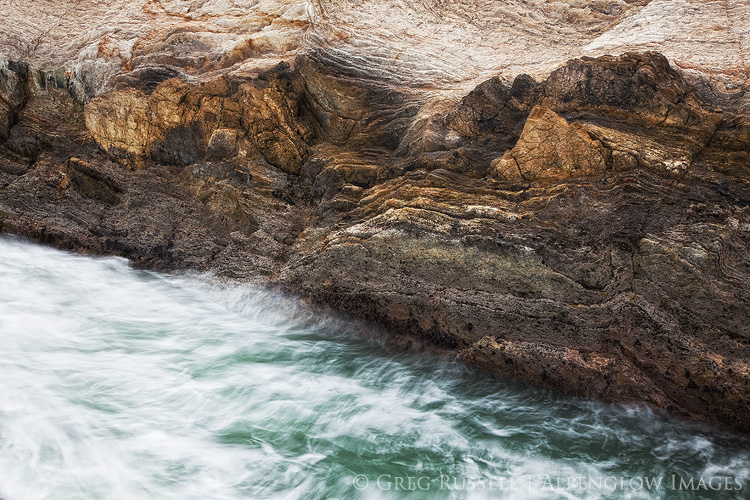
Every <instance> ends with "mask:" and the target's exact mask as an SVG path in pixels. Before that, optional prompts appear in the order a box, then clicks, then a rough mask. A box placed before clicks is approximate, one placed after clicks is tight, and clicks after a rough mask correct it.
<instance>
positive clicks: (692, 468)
mask: <svg viewBox="0 0 750 500" xmlns="http://www.w3.org/2000/svg"><path fill="white" fill-rule="evenodd" d="M355 330H356V328H355V327H354V326H352V325H348V324H346V323H344V322H341V321H333V320H330V319H328V320H324V319H322V318H320V317H316V316H315V315H313V314H311V313H309V312H307V311H305V310H304V309H303V308H301V307H296V306H293V305H292V303H291V302H290V301H288V300H284V299H282V298H279V297H277V296H273V295H270V294H268V293H265V292H262V291H259V290H256V289H253V288H251V287H247V286H222V285H219V284H216V283H212V282H211V281H210V280H209V279H208V278H205V277H203V278H194V277H193V278H191V277H176V276H165V275H160V274H155V273H150V272H142V271H135V270H133V269H131V268H130V267H129V266H128V263H127V261H125V260H122V259H117V258H108V259H90V258H83V257H77V256H73V255H70V254H66V253H62V252H58V251H54V250H51V249H48V248H43V247H39V246H34V245H30V244H28V243H23V242H20V241H18V240H15V239H10V238H0V498H2V499H3V500H36V499H55V500H56V499H60V500H77V499H113V500H131V499H133V500H138V499H158V500H165V499H179V500H192V499H195V500H213V499H216V500H219V499H263V498H274V499H277V498H278V499H281V498H288V499H297V498H298V499H305V500H306V499H333V498H341V499H343V498H353V499H354V498H429V499H433V498H438V499H439V498H461V499H463V498H523V499H526V498H544V499H547V498H550V499H556V498H722V499H724V498H750V485H749V484H748V481H750V465H749V464H750V451H749V448H750V446H749V444H750V441H748V439H747V438H745V437H740V436H735V435H731V434H727V433H722V432H719V431H716V430H711V429H707V428H705V427H702V426H699V425H697V424H689V423H686V422H682V421H674V420H670V419H668V418H666V417H663V416H660V415H658V414H654V413H652V412H649V411H647V410H645V409H636V408H626V407H622V406H607V405H600V404H595V403H590V402H582V401H579V400H575V399H569V398H561V397H556V396H554V395H551V394H549V393H547V392H543V391H538V390H532V389H529V388H524V387H520V386H518V385H514V384H510V383H508V382H506V381H504V380H499V379H492V378H488V377H486V376H481V375H479V374H476V373H472V372H471V371H470V370H468V369H466V368H464V367H462V366H461V365H458V364H456V363H453V362H449V361H446V360H445V359H442V358H439V357H437V356H433V355H429V354H425V353H413V352H403V351H400V350H398V349H394V348H392V347H388V346H387V345H386V344H384V343H382V342H379V341H377V340H376V339H375V340H373V339H372V338H365V337H363V336H360V335H358V334H357V332H356V331H355ZM717 488H718V489H717Z"/></svg>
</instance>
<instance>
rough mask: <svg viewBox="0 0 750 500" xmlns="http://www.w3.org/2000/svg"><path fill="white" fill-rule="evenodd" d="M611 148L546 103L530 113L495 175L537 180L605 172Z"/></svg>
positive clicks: (496, 165)
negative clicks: (519, 134) (605, 146)
mask: <svg viewBox="0 0 750 500" xmlns="http://www.w3.org/2000/svg"><path fill="white" fill-rule="evenodd" d="M607 153H608V151H607V150H606V149H605V148H604V147H602V145H601V143H599V142H598V141H595V140H593V139H591V137H590V136H589V134H588V133H587V132H586V130H584V129H583V128H582V127H581V126H576V124H573V125H571V124H569V123H568V122H566V121H565V120H564V119H563V118H560V116H559V115H558V114H557V113H555V112H554V111H552V110H551V109H549V108H547V107H544V106H537V107H536V108H534V109H533V110H532V111H531V113H530V114H529V117H528V119H527V120H526V125H525V126H524V128H523V132H521V137H520V138H519V139H518V142H517V143H516V145H515V147H514V148H513V149H511V150H510V151H508V152H507V153H505V154H504V155H503V157H502V158H500V159H498V160H496V161H494V162H493V163H492V168H494V169H495V175H497V176H498V177H499V178H500V179H503V180H509V181H526V182H533V181H536V180H560V179H563V178H565V177H573V176H580V175H595V174H601V173H603V172H604V171H605V170H606V169H607V156H608V155H607Z"/></svg>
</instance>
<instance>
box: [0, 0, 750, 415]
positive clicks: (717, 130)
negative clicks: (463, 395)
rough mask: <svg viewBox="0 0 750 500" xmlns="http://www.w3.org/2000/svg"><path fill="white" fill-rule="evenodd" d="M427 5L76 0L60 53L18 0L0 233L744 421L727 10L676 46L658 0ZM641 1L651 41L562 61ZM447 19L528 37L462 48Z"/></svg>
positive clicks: (597, 388)
mask: <svg viewBox="0 0 750 500" xmlns="http://www.w3.org/2000/svg"><path fill="white" fill-rule="evenodd" d="M6 3H7V4H8V5H6V7H8V8H9V9H10V11H11V12H12V9H13V8H16V9H20V7H19V5H17V4H15V3H14V2H6ZM449 4H450V5H448V6H446V7H445V9H444V10H442V11H439V14H440V15H438V14H436V13H435V12H438V11H436V9H435V6H434V5H432V3H430V2H398V3H396V2H393V3H390V2H381V3H380V4H379V6H376V5H375V4H373V5H369V4H367V3H365V4H364V6H363V9H364V10H363V12H364V13H365V14H363V16H364V17H363V23H364V24H363V25H362V26H361V27H360V29H359V31H357V29H356V28H355V26H354V21H353V18H352V15H353V14H352V11H351V8H352V7H350V6H348V4H344V3H337V2H330V3H329V2H312V3H310V4H305V3H299V2H265V3H264V2H241V1H233V2H221V1H218V0H217V1H215V2H214V1H210V2H188V1H170V2H159V1H152V2H146V3H145V4H144V5H141V4H140V3H139V2H130V3H128V4H125V3H122V4H116V3H115V4H109V5H105V4H104V3H98V2H92V5H91V6H90V11H87V13H86V14H85V15H84V14H81V15H82V16H83V18H84V20H83V21H82V22H83V23H84V24H85V29H82V30H81V33H79V35H78V36H77V37H74V38H73V39H72V40H68V43H67V45H65V46H64V50H60V51H57V52H56V51H54V50H52V48H51V47H50V44H52V43H53V41H54V40H57V41H59V40H60V39H61V38H60V37H61V33H66V32H70V31H71V30H73V31H75V30H74V29H73V27H71V26H69V25H68V24H66V23H70V22H71V21H70V20H68V19H67V18H65V17H60V16H58V17H55V16H54V15H52V14H54V13H55V9H56V8H57V7H55V6H53V4H49V5H48V4H47V3H46V2H38V3H36V2H35V3H34V6H33V9H38V10H39V12H40V15H39V16H38V17H39V19H40V21H39V23H38V25H39V26H36V25H34V26H31V25H28V26H27V25H24V24H23V22H21V21H23V20H24V19H26V18H25V17H24V16H25V14H23V15H22V14H21V13H20V11H17V12H16V14H14V16H15V17H14V18H13V19H14V20H15V21H14V22H11V23H10V26H11V29H10V30H9V31H8V32H6V33H4V34H3V37H4V38H3V39H2V40H1V41H0V42H1V43H2V44H3V45H2V47H3V48H5V47H10V49H9V50H7V51H6V52H7V53H8V57H3V58H2V59H0V230H2V231H7V232H13V233H17V234H22V235H26V236H30V237H34V238H38V239H40V240H42V241H45V242H49V243H52V244H54V245H57V246H59V247H63V248H71V249H74V250H77V251H82V252H87V253H93V254H101V255H104V254H116V255H123V256H125V257H128V258H130V259H132V260H133V261H134V262H135V263H136V264H137V265H139V266H142V267H147V268H153V269H161V270H178V269H195V270H200V271H212V272H214V273H216V274H218V275H221V276H225V277H230V278H233V279H241V280H256V281H260V282H265V283H272V284H275V285H278V286H280V287H282V288H284V289H286V290H288V291H292V292H295V293H299V294H301V295H303V296H306V297H309V298H310V299H311V300H313V301H315V302H317V303H320V304H324V305H327V306H330V307H333V308H335V309H336V310H339V311H342V312H345V313H348V314H351V315H353V316H356V317H358V318H362V319H365V320H368V321H373V322H377V323H379V324H381V325H383V326H385V327H386V328H388V329H389V330H390V331H391V332H393V334H394V335H395V336H400V337H402V338H404V339H410V340H409V341H410V342H415V343H422V344H429V345H435V346H438V347H441V348H444V349H449V350H451V351H453V352H455V353H456V355H457V356H458V357H459V358H460V359H462V360H464V361H466V362H468V363H472V364H474V365H478V366H482V367H485V368H487V369H489V370H492V371H496V372H499V373H502V374H505V375H508V376H511V377H514V378H517V379H520V380H524V381H528V382H531V383H534V384H539V385H543V386H546V387H549V388H553V389H556V390H560V391H563V392H566V393H570V394H577V395H581V396H586V397H591V398H597V399H604V400H609V401H625V402H647V403H649V404H651V405H653V406H655V407H657V408H662V409H669V410H670V411H673V412H676V413H680V414H684V415H689V416H693V417H698V418H702V419H708V420H711V421H714V422H721V423H723V424H726V425H729V426H732V427H734V428H737V429H742V430H750V422H748V420H747V418H746V416H747V415H748V414H750V363H748V359H750V356H749V355H750V329H749V327H748V325H750V250H749V249H750V208H748V203H749V202H750V189H749V187H750V186H748V178H749V177H750V99H749V96H750V93H748V87H747V84H746V79H747V67H746V66H743V64H744V63H742V62H741V61H743V60H745V59H743V57H745V56H744V55H743V54H745V53H746V51H745V48H746V43H747V42H746V37H745V35H746V34H745V33H744V31H743V27H742V26H744V25H742V24H737V23H734V24H732V25H731V26H729V27H723V28H722V30H723V31H722V30H717V33H714V37H713V38H710V37H708V38H706V40H705V44H704V45H700V46H698V45H696V46H694V50H693V49H691V50H693V54H692V56H691V57H692V59H690V60H689V61H688V54H687V52H686V51H678V48H679V47H681V46H682V45H680V44H686V43H688V42H687V41H685V40H683V39H682V38H681V37H684V36H685V35H684V33H683V32H682V31H680V30H679V29H672V28H669V26H668V23H669V22H670V21H669V19H671V18H670V17H669V16H665V18H664V20H662V21H658V20H657V19H656V18H655V17H654V14H653V12H652V11H653V9H656V8H657V7H658V4H659V2H657V0H654V1H653V2H646V1H644V2H617V1H616V2H609V3H607V2H600V3H596V2H594V4H596V5H595V8H591V7H587V8H588V9H589V11H586V9H583V8H579V7H575V6H574V5H572V3H571V5H570V6H569V8H568V9H565V10H564V11H558V10H556V9H559V8H561V7H560V5H562V3H560V2H557V3H555V2H526V3H524V2H519V3H518V5H516V4H513V5H511V6H506V7H505V8H499V7H498V8H497V9H494V7H493V8H492V9H490V7H488V3H486V2H454V3H450V2H449ZM558 4H560V5H558ZM694 4H695V5H694V7H695V8H696V9H697V11H696V14H695V15H696V16H698V17H697V18H696V19H698V18H701V19H702V17H701V16H704V17H705V16H709V17H711V16H714V19H717V18H716V17H715V14H714V13H713V12H714V10H713V9H715V8H716V5H715V4H716V2H708V3H705V4H704V3H703V2H694ZM71 5H72V3H71ZM509 5H510V4H509ZM680 5H682V3H680V2H673V5H671V6H670V9H677V10H676V11H675V12H678V11H679V9H680V8H682V7H680ZM75 8H77V7H75V6H73V7H71V9H73V12H77V11H75ZM368 9H370V10H368ZM379 9H380V10H379ZM382 9H385V11H387V12H391V13H392V17H393V19H394V22H393V23H390V24H385V23H384V22H383V21H382V19H381V20H380V21H378V20H377V19H376V16H375V15H374V13H375V12H380V13H382V12H384V10H382ZM404 9H406V12H404ZM488 9H490V10H488ZM493 9H494V10H493ZM581 9H582V10H581ZM650 9H651V10H650ZM732 9H734V11H733V12H734V13H733V14H732V13H729V14H727V15H729V16H734V18H738V17H739V18H743V16H745V15H746V14H745V13H744V11H742V9H739V10H737V8H735V7H732ZM370 11H371V12H370ZM368 12H370V14H372V15H370V14H367V13H368ZM670 12H672V11H671V10H670ZM679 12H682V11H679ZM44 13H47V14H49V13H52V14H50V16H47V17H44V16H43V15H41V14H44ZM479 14H481V15H482V16H483V17H477V16H478V15H479ZM675 15H677V14H675ZM399 16H400V17H399ZM493 16H494V17H493ZM488 19H495V20H498V19H506V20H507V22H505V24H503V23H502V22H499V21H498V22H497V23H495V24H492V23H489V21H488ZM561 19H562V21H561ZM638 19H640V20H641V21H638V22H640V23H652V24H653V23H657V24H658V22H661V23H662V24H659V26H661V28H659V29H661V30H662V31H667V32H668V34H670V36H671V37H670V38H669V39H668V40H666V41H663V42H660V43H661V44H662V46H663V47H664V49H665V52H666V53H667V54H670V57H671V58H672V63H670V61H669V60H668V59H667V58H665V57H664V56H663V55H661V54H659V53H656V52H629V53H625V54H622V55H619V56H609V55H605V56H601V57H596V58H593V57H587V56H583V57H575V58H572V59H570V60H568V59H569V58H570V57H571V56H580V55H581V54H583V53H584V52H586V51H589V52H591V51H593V52H596V51H595V50H594V49H595V48H596V47H607V50H612V49H611V44H613V43H616V41H617V40H624V39H626V38H627V37H629V36H630V35H631V34H632V31H633V30H635V31H637V30H636V27H633V28H632V29H626V28H627V26H628V23H636V22H637V20H638ZM457 20H460V22H459V21H457ZM511 20H513V22H511ZM550 20H556V21H555V22H552V21H550ZM376 21H377V22H376ZM657 21H658V22H657ZM717 22H718V21H717ZM368 23H369V24H368ZM556 23H557V24H556ZM664 23H667V27H666V28H665V27H664ZM642 25H643V24H639V26H642ZM113 26H114V27H117V28H118V29H114V28H113ZM440 26H443V27H444V28H445V29H446V33H450V34H446V33H444V34H443V35H441V36H435V37H432V38H430V39H425V38H420V36H422V35H420V33H422V32H421V31H420V30H435V29H437V28H439V27H440ZM451 26H453V27H455V29H454V30H453V31H450V30H449V29H448V28H450V27H451ZM502 26H505V28H502ZM633 26H635V25H633ZM574 28H576V29H578V31H577V33H578V34H577V35H576V36H577V37H578V38H574V39H572V40H571V42H570V44H563V45H560V44H559V43H556V40H558V38H556V37H559V36H560V35H561V34H566V33H569V32H571V31H572V30H574ZM34 30H46V31H43V32H41V33H40V34H39V38H38V40H37V41H36V42H34V43H33V44H31V42H29V41H28V39H27V37H26V33H27V32H29V31H33V32H34V33H36V31H34ZM410 30H411V31H410ZM493 30H495V31H493ZM670 30H671V31H670ZM396 31H398V33H399V37H401V38H403V36H407V37H408V36H411V37H412V38H413V40H414V42H413V44H412V45H410V46H411V47H413V50H412V51H409V50H404V51H403V53H402V55H401V56H399V57H395V56H394V55H393V54H392V53H391V51H395V52H398V50H399V43H401V42H397V41H391V42H390V43H386V41H388V40H389V34H394V33H395V32H396ZM657 31H658V30H657ZM84 32H85V33H84ZM488 33H495V34H497V33H501V34H502V36H504V37H506V38H504V39H503V40H505V42H502V43H501V42H498V43H497V44H496V45H497V46H495V45H488V43H489V42H487V40H489V39H488V38H487V39H485V38H483V37H486V36H487V34H488ZM730 35H731V36H730ZM451 36H453V37H456V40H463V41H468V42H469V45H465V44H464V45H461V47H467V46H468V47H474V48H475V49H476V50H477V54H480V53H481V54H486V55H488V57H489V56H491V55H492V54H500V55H501V56H505V55H508V54H510V53H516V52H517V51H522V49H523V47H526V45H524V43H525V42H524V40H527V41H529V43H530V40H531V39H532V38H533V37H536V39H537V40H538V44H539V45H538V46H535V47H534V50H536V52H533V51H532V50H531V49H529V54H527V55H524V57H528V59H523V58H517V59H515V61H514V63H513V64H506V65H502V64H500V63H499V62H498V61H500V59H501V58H500V57H490V59H486V58H484V57H480V58H477V59H476V60H474V61H473V62H472V61H469V62H467V63H466V64H462V65H460V64H457V63H456V61H458V60H460V59H461V58H464V59H465V58H466V54H462V52H461V50H464V49H461V50H458V49H456V50H451V48H450V45H449V44H448V42H447V41H450V40H452V38H451ZM524 37H529V38H524ZM721 37H724V38H721ZM725 38H726V39H731V40H736V44H735V45H731V44H727V46H728V45H731V48H726V47H724V48H722V49H721V50H720V51H718V53H717V52H716V51H714V49H715V47H723V46H722V45H721V43H720V42H721V40H724V39H725ZM717 39H718V40H719V41H717ZM102 40H107V42H106V43H105V44H104V45H103V48H101V47H100V48H101V51H100V50H99V49H97V52H96V54H94V53H93V49H92V48H91V47H92V46H93V45H92V44H98V43H99V42H101V41H102ZM597 40H598V41H597ZM131 41H132V44H131ZM623 43H625V42H623ZM654 43H656V42H654ZM472 44H473V45H472ZM514 44H515V45H514ZM597 44H598V45H597ZM628 44H630V45H638V44H637V43H635V42H633V41H632V40H631V41H630V42H627V44H626V45H628ZM712 44H719V45H712ZM630 45H628V46H630ZM376 46H379V47H380V49H376V48H375V47H376ZM509 47H512V49H511V48H509ZM586 47H588V48H587V49H586ZM691 47H693V46H692V45H691ZM402 48H403V47H402ZM634 48H642V47H641V46H639V45H638V46H637V47H634ZM584 49H585V50H584ZM597 50H598V49H597ZM602 50H604V49H602ZM680 50H681V49H680ZM441 51H442V52H441ZM509 51H511V52H509ZM395 52H394V53H395ZM541 52H544V54H546V57H547V59H544V61H545V62H544V64H541V63H539V61H540V60H541V59H539V58H538V56H539V54H540V53H541ZM614 52H618V51H614ZM420 54H423V57H421V58H420V57H419V56H420ZM719 56H721V57H726V58H727V61H724V62H722V63H721V64H718V63H716V58H717V57H719ZM532 59H533V60H534V61H536V62H533V61H532ZM730 59H731V60H730ZM686 61H688V62H689V64H688V63H687V62H686ZM542 66H544V67H543V68H542ZM555 67H556V69H554V70H553V68H555ZM522 69H525V70H528V73H530V74H523V73H521V74H519V72H520V71H521V70H522ZM493 74H494V75H500V76H491V75H493ZM508 76H512V78H507V79H506V77H508ZM482 79H484V81H481V82H480V80H482ZM475 81H476V82H477V83H478V84H476V85H475V83H474V82H475ZM467 86H474V88H473V89H472V90H470V91H464V90H463V89H464V88H466V87H467Z"/></svg>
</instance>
